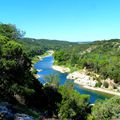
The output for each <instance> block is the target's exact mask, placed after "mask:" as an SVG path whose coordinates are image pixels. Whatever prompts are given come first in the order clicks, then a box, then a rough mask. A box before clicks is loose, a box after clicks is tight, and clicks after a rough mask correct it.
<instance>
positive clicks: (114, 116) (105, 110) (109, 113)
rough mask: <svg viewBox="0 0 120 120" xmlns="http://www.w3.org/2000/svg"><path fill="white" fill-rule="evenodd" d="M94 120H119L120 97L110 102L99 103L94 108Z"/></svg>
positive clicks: (113, 98)
mask: <svg viewBox="0 0 120 120" xmlns="http://www.w3.org/2000/svg"><path fill="white" fill-rule="evenodd" d="M92 116H93V120H119V119H120V97H118V96H115V97H112V98H111V99H109V100H105V101H99V102H97V103H95V105H94V106H93V108H92Z"/></svg>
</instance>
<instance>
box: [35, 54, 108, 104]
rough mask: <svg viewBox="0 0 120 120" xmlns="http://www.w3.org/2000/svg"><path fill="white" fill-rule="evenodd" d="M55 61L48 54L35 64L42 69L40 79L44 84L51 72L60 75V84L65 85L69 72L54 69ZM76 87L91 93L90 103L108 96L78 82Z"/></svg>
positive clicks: (82, 91) (80, 91) (83, 91)
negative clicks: (82, 86) (81, 85)
mask: <svg viewBox="0 0 120 120" xmlns="http://www.w3.org/2000/svg"><path fill="white" fill-rule="evenodd" d="M53 62H54V58H53V56H47V57H45V58H43V59H42V60H40V61H38V62H37V63H35V64H34V68H35V69H39V70H42V71H40V72H38V73H37V74H38V75H40V77H39V78H38V79H39V81H40V82H41V83H42V84H44V83H45V76H47V75H50V74H56V75H58V77H59V79H60V85H63V84H64V83H65V81H66V80H67V79H66V76H67V73H60V72H58V71H56V70H54V69H52V65H53ZM74 89H75V90H77V91H78V92H79V93H80V94H88V95H90V103H94V102H95V101H96V100H99V99H102V100H104V99H106V98H108V97H107V96H106V95H103V94H101V93H99V92H95V91H91V90H87V89H84V88H81V87H80V86H79V85H77V84H75V85H74Z"/></svg>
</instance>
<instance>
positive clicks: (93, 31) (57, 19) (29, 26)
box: [0, 0, 120, 41]
mask: <svg viewBox="0 0 120 120" xmlns="http://www.w3.org/2000/svg"><path fill="white" fill-rule="evenodd" d="M0 22H2V23H12V24H16V26H17V27H18V28H20V29H21V30H24V31H26V37H32V38H48V39H58V40H67V41H92V40H102V39H112V38H120V0H0Z"/></svg>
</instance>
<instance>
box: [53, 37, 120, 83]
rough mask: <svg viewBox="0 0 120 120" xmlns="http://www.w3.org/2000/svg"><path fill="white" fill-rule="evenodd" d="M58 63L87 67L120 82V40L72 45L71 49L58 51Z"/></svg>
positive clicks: (56, 54) (56, 53)
mask: <svg viewBox="0 0 120 120" xmlns="http://www.w3.org/2000/svg"><path fill="white" fill-rule="evenodd" d="M54 58H55V61H56V64H59V65H65V66H66V65H69V66H70V67H72V68H73V67H75V68H76V67H77V68H87V69H88V70H92V71H94V72H96V73H98V74H100V75H101V77H103V78H104V79H106V78H110V79H113V80H114V82H115V83H117V84H119V83H120V40H119V39H114V40H113V39H112V40H108V41H107V40H106V41H95V42H92V43H87V44H79V45H75V46H72V47H71V49H69V50H68V49H67V48H66V49H64V50H63V51H61V50H59V51H56V52H55V54H54Z"/></svg>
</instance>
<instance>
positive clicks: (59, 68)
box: [52, 65, 70, 73]
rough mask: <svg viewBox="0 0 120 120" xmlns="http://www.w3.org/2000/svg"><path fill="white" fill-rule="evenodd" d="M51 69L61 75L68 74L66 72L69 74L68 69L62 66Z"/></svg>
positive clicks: (54, 66)
mask: <svg viewBox="0 0 120 120" xmlns="http://www.w3.org/2000/svg"><path fill="white" fill-rule="evenodd" d="M52 68H53V69H54V70H57V71H59V72H61V73H68V72H70V68H67V67H63V66H57V65H53V66H52Z"/></svg>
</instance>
